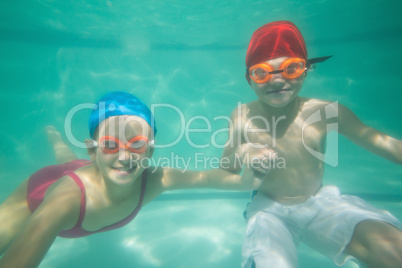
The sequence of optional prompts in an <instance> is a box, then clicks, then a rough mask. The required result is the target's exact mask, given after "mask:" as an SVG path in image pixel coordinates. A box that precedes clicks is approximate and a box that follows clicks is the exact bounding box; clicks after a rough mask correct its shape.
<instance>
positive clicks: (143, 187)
mask: <svg viewBox="0 0 402 268" xmlns="http://www.w3.org/2000/svg"><path fill="white" fill-rule="evenodd" d="M147 172H148V169H146V170H144V172H143V173H142V182H141V196H140V200H139V201H138V206H139V207H140V208H141V205H142V200H144V196H145V188H146V187H147Z"/></svg>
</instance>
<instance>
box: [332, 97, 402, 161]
mask: <svg viewBox="0 0 402 268" xmlns="http://www.w3.org/2000/svg"><path fill="white" fill-rule="evenodd" d="M338 107H339V108H338V109H339V133H340V134H342V135H344V136H345V137H347V138H348V139H349V140H351V141H352V142H354V143H355V144H357V145H359V146H361V147H362V148H364V149H366V150H368V151H370V152H372V153H374V154H377V155H379V156H381V157H384V158H385V159H388V160H390V161H392V162H394V163H397V164H400V165H401V164H402V141H401V140H397V139H395V138H393V137H391V136H389V135H387V134H385V133H383V132H381V131H379V130H376V129H374V128H372V127H369V126H367V125H365V124H364V123H362V122H361V121H360V119H359V118H358V117H357V116H356V115H355V114H354V113H353V112H352V111H351V110H350V109H349V108H347V107H345V106H343V105H340V104H339V106H338Z"/></svg>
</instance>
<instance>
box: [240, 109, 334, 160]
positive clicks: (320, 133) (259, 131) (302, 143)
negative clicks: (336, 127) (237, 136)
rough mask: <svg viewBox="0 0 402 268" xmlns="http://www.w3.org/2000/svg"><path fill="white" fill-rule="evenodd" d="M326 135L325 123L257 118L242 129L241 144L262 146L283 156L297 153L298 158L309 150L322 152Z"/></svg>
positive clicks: (300, 117)
mask: <svg viewBox="0 0 402 268" xmlns="http://www.w3.org/2000/svg"><path fill="white" fill-rule="evenodd" d="M326 134H327V133H326V128H325V122H313V123H311V122H309V120H306V118H304V117H303V116H297V117H296V118H295V119H294V120H292V121H290V122H289V121H286V119H285V118H280V117H278V118H264V117H259V118H257V119H251V120H248V123H247V124H244V125H243V129H242V138H243V142H251V143H258V144H263V145H266V146H268V147H269V148H271V149H273V150H275V151H276V152H278V153H280V154H285V155H288V154H289V155H291V154H294V153H296V152H298V153H299V157H300V154H302V155H303V154H304V153H308V151H309V150H311V149H312V150H315V151H320V152H321V151H324V147H325V137H326ZM307 148H309V149H307Z"/></svg>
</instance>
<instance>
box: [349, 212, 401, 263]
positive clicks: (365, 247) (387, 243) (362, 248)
mask: <svg viewBox="0 0 402 268" xmlns="http://www.w3.org/2000/svg"><path fill="white" fill-rule="evenodd" d="M346 252H348V253H349V254H351V255H353V256H355V257H357V258H358V259H360V260H362V261H363V262H365V263H367V265H368V266H369V267H381V268H385V267H395V268H396V267H402V232H401V231H400V230H398V229H397V228H395V227H393V226H391V225H389V224H387V223H385V222H381V221H375V220H366V221H363V222H361V223H359V224H358V225H356V228H355V231H354V232H353V236H352V240H351V241H350V243H349V245H348V246H347V248H346Z"/></svg>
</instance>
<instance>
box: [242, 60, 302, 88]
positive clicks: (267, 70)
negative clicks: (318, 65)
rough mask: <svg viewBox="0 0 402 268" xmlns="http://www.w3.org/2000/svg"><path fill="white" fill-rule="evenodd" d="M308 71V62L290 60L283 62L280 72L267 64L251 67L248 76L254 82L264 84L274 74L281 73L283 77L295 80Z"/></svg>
mask: <svg viewBox="0 0 402 268" xmlns="http://www.w3.org/2000/svg"><path fill="white" fill-rule="evenodd" d="M307 69H308V68H306V60H304V59H301V58H290V59H286V60H285V61H284V62H282V64H281V65H280V66H279V70H274V68H273V67H272V66H271V65H269V64H267V63H259V64H256V65H253V66H251V67H250V69H249V71H248V74H249V76H250V78H251V79H252V80H253V81H254V82H256V83H257V84H262V83H266V82H268V81H269V80H270V79H271V77H272V75H273V74H279V73H281V74H282V75H283V77H285V78H287V79H295V78H298V77H300V76H301V75H302V73H303V72H304V71H305V70H307Z"/></svg>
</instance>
